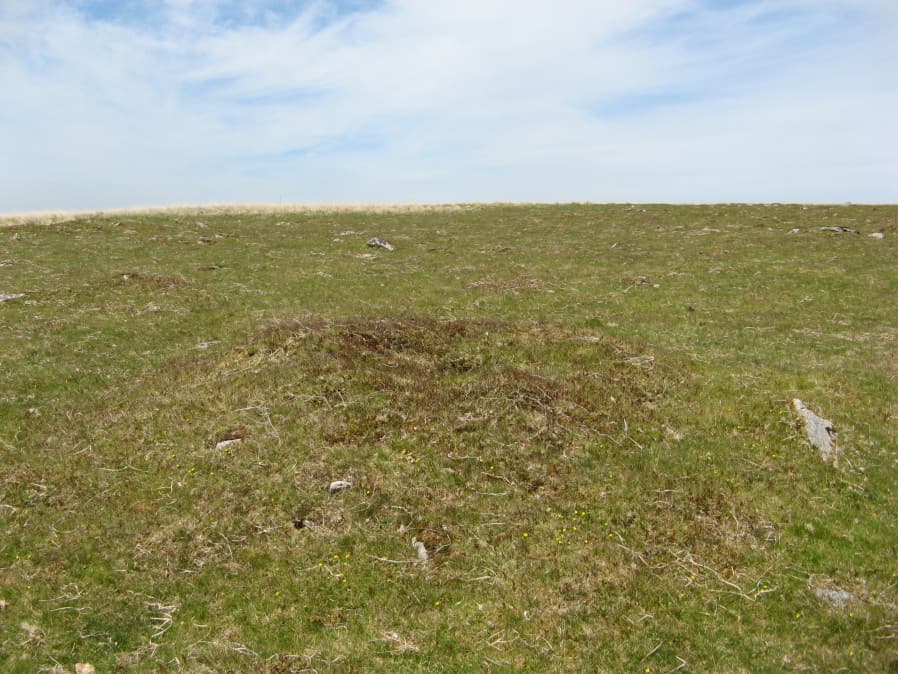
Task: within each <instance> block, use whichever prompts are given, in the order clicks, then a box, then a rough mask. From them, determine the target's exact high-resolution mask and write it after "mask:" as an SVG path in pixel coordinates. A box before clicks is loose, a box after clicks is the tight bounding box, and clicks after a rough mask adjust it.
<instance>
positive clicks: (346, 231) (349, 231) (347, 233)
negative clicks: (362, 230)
mask: <svg viewBox="0 0 898 674" xmlns="http://www.w3.org/2000/svg"><path fill="white" fill-rule="evenodd" d="M355 233H356V232H355V230H353V229H344V230H343V231H342V232H339V233H338V234H337V236H352V235H353V234H355Z"/></svg>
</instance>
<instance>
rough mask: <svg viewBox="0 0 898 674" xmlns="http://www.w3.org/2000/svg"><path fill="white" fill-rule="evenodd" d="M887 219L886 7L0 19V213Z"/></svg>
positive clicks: (485, 6)
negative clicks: (637, 205) (511, 204)
mask: <svg viewBox="0 0 898 674" xmlns="http://www.w3.org/2000/svg"><path fill="white" fill-rule="evenodd" d="M482 201H487V202H494V201H525V202H549V203H554V202H572V201H577V202H673V203H678V202H688V203H694V202H773V201H779V202H827V203H843V202H849V201H850V202H855V203H871V202H872V203H898V0H627V1H626V2H621V1H620V0H551V1H550V0H452V1H451V2H440V1H434V0H154V1H143V0H69V1H63V0H0V213H2V212H7V213H10V212H22V211H35V210H55V209H67V210H96V209H108V208H123V207H132V206H163V205H171V204H206V203H275V204H277V203H284V204H287V203H316V204H320V203H453V202H482Z"/></svg>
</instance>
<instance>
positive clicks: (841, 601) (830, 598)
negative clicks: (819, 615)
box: [814, 587, 851, 608]
mask: <svg viewBox="0 0 898 674" xmlns="http://www.w3.org/2000/svg"><path fill="white" fill-rule="evenodd" d="M814 594H816V595H817V599H819V600H820V601H825V602H826V603H827V604H831V605H832V606H835V607H836V608H842V607H843V606H845V604H847V603H848V602H849V601H851V593H850V592H846V591H845V590H828V589H826V588H823V587H818V588H817V591H816V592H814Z"/></svg>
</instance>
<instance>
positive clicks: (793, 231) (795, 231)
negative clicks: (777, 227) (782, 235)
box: [786, 227, 801, 234]
mask: <svg viewBox="0 0 898 674" xmlns="http://www.w3.org/2000/svg"><path fill="white" fill-rule="evenodd" d="M800 232H801V229H800V228H798V227H793V228H792V229H790V230H789V231H788V232H786V234H798V233H800Z"/></svg>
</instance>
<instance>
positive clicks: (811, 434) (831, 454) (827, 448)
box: [792, 398, 839, 467]
mask: <svg viewBox="0 0 898 674" xmlns="http://www.w3.org/2000/svg"><path fill="white" fill-rule="evenodd" d="M792 405H793V406H794V407H795V411H796V412H797V413H798V416H799V417H801V419H802V421H804V431H805V435H807V437H808V441H809V442H810V443H811V444H812V445H813V446H814V447H816V448H817V450H818V451H819V452H820V458H821V459H823V462H824V463H827V464H831V465H833V466H835V467H838V465H839V447H838V445H837V444H836V440H837V439H838V435H836V431H835V428H834V427H833V422H832V421H830V420H828V419H824V418H823V417H820V416H817V415H816V414H815V413H814V412H812V411H811V410H809V409H808V408H807V407H805V404H804V403H803V402H802V401H801V400H799V399H798V398H795V399H794V400H793V401H792Z"/></svg>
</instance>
